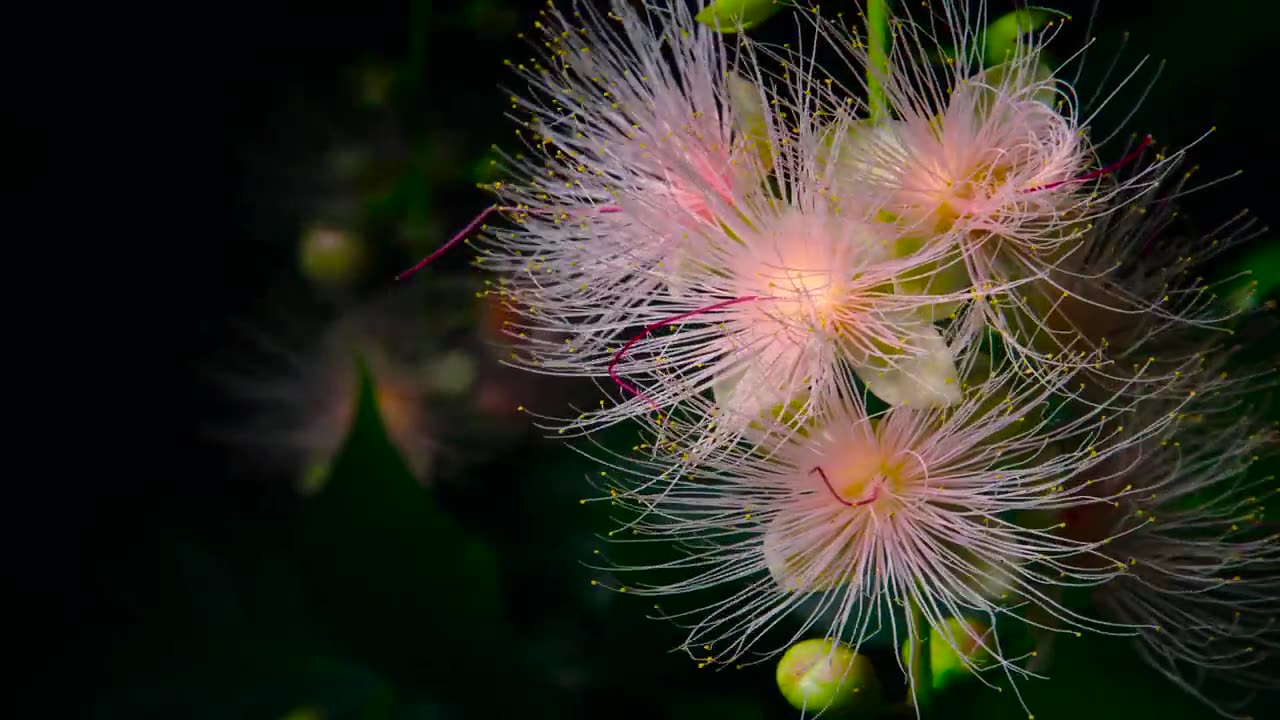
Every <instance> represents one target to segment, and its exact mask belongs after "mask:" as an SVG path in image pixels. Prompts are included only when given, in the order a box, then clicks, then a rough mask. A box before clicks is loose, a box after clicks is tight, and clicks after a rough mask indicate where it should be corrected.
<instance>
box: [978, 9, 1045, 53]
mask: <svg viewBox="0 0 1280 720" xmlns="http://www.w3.org/2000/svg"><path fill="white" fill-rule="evenodd" d="M1053 15H1054V13H1052V12H1050V11H1048V10H1044V9H1042V8H1023V9H1021V10H1014V11H1013V12H1011V13H1009V14H1007V15H1004V16H1003V17H1000V18H999V19H997V20H996V21H995V22H993V23H991V24H990V25H988V26H987V31H986V33H985V35H984V36H983V38H982V40H981V41H980V42H981V43H982V48H983V58H984V60H985V61H986V65H987V67H991V66H993V65H998V64H1000V63H1002V62H1004V61H1005V60H1006V59H1007V58H1008V56H1010V55H1012V54H1013V51H1014V48H1015V47H1017V45H1018V38H1020V37H1022V36H1023V35H1026V34H1027V33H1029V32H1033V31H1035V30H1039V29H1040V28H1042V27H1044V25H1045V23H1047V22H1049V19H1050V18H1051V17H1053Z"/></svg>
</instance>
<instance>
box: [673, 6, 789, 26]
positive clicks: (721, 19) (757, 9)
mask: <svg viewBox="0 0 1280 720" xmlns="http://www.w3.org/2000/svg"><path fill="white" fill-rule="evenodd" d="M781 9H782V4H781V3H779V2H778V0H716V2H713V3H711V4H710V5H708V6H706V7H704V8H703V9H702V10H701V12H699V13H698V15H697V16H696V17H695V18H694V19H695V20H697V21H698V22H700V23H702V24H703V25H707V26H709V27H711V28H713V29H715V30H718V31H719V32H722V33H736V32H742V31H743V30H750V29H751V28H753V27H756V26H757V25H759V24H760V23H762V22H764V21H765V20H768V19H769V18H771V17H773V16H774V15H775V14H776V13H777V12H778V11H779V10H781Z"/></svg>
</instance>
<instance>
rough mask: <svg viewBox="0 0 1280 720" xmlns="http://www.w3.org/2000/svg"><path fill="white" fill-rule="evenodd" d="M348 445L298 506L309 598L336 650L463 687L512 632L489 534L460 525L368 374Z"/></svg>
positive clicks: (392, 675)
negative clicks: (408, 453) (389, 417)
mask: <svg viewBox="0 0 1280 720" xmlns="http://www.w3.org/2000/svg"><path fill="white" fill-rule="evenodd" d="M359 366H360V373H361V391H360V399H359V407H358V410H357V413H356V420H355V423H354V425H353V429H352V433H351V436H350V437H349V439H348V441H347V445H346V447H345V448H344V449H343V451H342V452H341V453H340V454H339V456H338V458H337V460H336V461H335V462H334V465H333V472H332V475H331V476H330V479H329V482H328V483H327V484H326V485H325V487H324V490H323V491H322V492H321V493H320V494H318V495H317V496H315V497H314V498H313V499H311V500H310V501H309V503H308V505H307V507H306V509H305V513H304V516H303V523H302V524H303V528H302V537H301V538H300V540H301V543H302V553H303V556H304V564H305V566H306V568H307V570H308V571H309V572H308V580H309V581H310V582H309V586H310V589H311V591H312V596H313V597H314V604H315V607H316V609H317V611H318V612H319V614H320V615H321V616H322V617H323V618H324V619H325V620H326V621H327V625H328V626H329V627H330V629H331V632H332V636H333V638H334V640H335V641H336V642H337V644H338V646H339V648H340V649H341V650H342V652H343V654H344V656H346V657H350V658H352V659H354V660H357V661H359V662H361V663H363V664H365V665H367V666H368V667H369V668H371V669H373V670H375V671H377V672H379V673H381V674H383V675H385V676H387V677H388V678H389V679H391V680H392V681H393V682H396V683H404V684H411V683H420V682H422V681H423V680H425V679H428V678H430V679H432V680H433V681H434V682H438V683H441V684H442V685H443V686H445V687H452V688H457V687H462V684H464V683H463V681H464V680H466V679H467V678H468V677H469V676H470V673H472V672H473V671H472V670H469V668H475V667H480V666H484V665H485V664H486V663H488V662H492V659H491V658H489V657H488V654H491V652H492V648H494V647H497V646H500V645H502V644H503V643H505V642H509V641H510V637H511V634H512V631H511V628H510V627H509V625H508V621H507V618H506V616H505V613H504V611H503V607H502V601H501V593H500V591H499V588H498V564H497V556H496V552H495V550H494V548H493V547H492V545H491V544H490V543H489V542H486V541H485V540H483V539H481V538H478V537H475V536H473V535H471V534H469V533H468V532H466V530H465V529H464V528H462V527H459V526H458V524H457V523H456V522H454V521H453V519H452V518H450V517H449V516H448V515H446V514H445V513H443V512H441V510H440V509H439V508H438V507H437V505H436V503H435V498H434V497H433V495H432V494H431V493H430V492H429V491H428V490H427V489H425V488H423V487H422V486H421V485H419V484H418V483H417V481H416V480H415V479H414V477H413V475H412V474H411V472H410V471H409V469H408V467H407V466H406V465H405V462H404V460H403V459H402V458H401V457H400V455H399V454H398V453H397V452H396V449H395V447H394V446H393V445H392V443H391V441H390V440H389V439H388V438H387V436H386V432H385V428H384V426H383V424H382V421H381V418H380V417H379V413H378V407H377V401H376V398H375V395H374V390H373V383H372V379H371V378H370V376H369V373H368V370H367V368H366V367H365V366H364V364H363V363H360V364H359Z"/></svg>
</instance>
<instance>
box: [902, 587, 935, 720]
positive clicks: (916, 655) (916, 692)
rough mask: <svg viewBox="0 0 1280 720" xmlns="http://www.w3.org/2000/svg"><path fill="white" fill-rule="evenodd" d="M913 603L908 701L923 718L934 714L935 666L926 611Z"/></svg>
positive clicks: (909, 649) (908, 654) (908, 655)
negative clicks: (931, 658) (925, 616)
mask: <svg viewBox="0 0 1280 720" xmlns="http://www.w3.org/2000/svg"><path fill="white" fill-rule="evenodd" d="M910 604H911V623H910V625H909V627H908V632H909V633H910V638H909V642H910V647H909V648H908V650H907V663H908V669H909V671H910V678H909V682H910V689H909V692H910V694H909V696H908V701H909V702H912V703H914V704H915V706H916V708H917V709H918V710H919V711H920V717H921V718H927V717H930V716H931V715H932V709H933V668H932V663H931V662H930V655H931V653H930V652H929V623H928V622H926V621H925V619H924V613H923V612H921V611H920V606H919V605H917V604H916V602H915V601H914V600H911V601H910Z"/></svg>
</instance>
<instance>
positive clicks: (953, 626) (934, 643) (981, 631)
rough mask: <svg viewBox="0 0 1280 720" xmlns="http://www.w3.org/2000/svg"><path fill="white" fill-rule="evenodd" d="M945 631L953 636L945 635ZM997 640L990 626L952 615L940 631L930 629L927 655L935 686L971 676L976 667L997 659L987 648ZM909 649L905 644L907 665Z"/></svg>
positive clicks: (941, 685)
mask: <svg viewBox="0 0 1280 720" xmlns="http://www.w3.org/2000/svg"><path fill="white" fill-rule="evenodd" d="M944 632H945V634H946V635H948V636H950V637H945V636H944ZM994 642H995V637H994V635H993V634H992V632H991V628H990V627H988V626H987V625H986V624H984V623H982V622H980V621H978V620H969V619H959V618H951V619H949V620H946V621H945V622H943V623H942V628H941V631H940V630H939V628H936V627H935V628H931V629H930V630H929V643H928V657H929V674H930V676H931V677H932V678H933V683H932V684H933V689H935V690H941V689H943V688H945V687H947V686H949V685H951V684H953V683H955V682H956V681H957V680H961V679H964V678H968V677H972V672H973V669H974V668H983V667H986V666H988V665H990V664H991V662H992V661H993V660H994V659H995V658H994V656H993V655H992V654H991V653H990V652H988V651H987V649H986V647H991V646H992V643H994ZM953 645H954V647H953ZM984 645H985V646H986V647H983V646H984ZM909 651H910V643H909V642H907V643H903V645H902V650H901V653H902V664H903V665H904V666H907V665H909V662H910V661H909V660H908V655H909Z"/></svg>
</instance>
